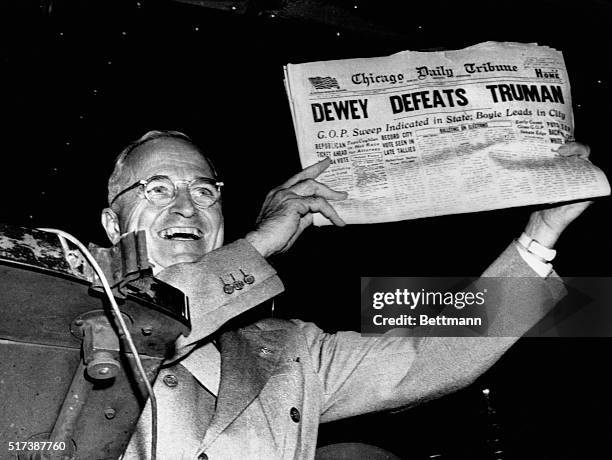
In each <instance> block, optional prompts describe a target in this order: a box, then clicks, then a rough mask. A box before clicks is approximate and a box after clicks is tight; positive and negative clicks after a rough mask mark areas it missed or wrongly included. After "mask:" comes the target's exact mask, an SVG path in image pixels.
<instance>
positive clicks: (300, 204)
mask: <svg viewBox="0 0 612 460" xmlns="http://www.w3.org/2000/svg"><path fill="white" fill-rule="evenodd" d="M330 164H331V162H330V160H329V158H326V159H324V160H322V161H319V162H318V163H315V164H313V165H311V166H309V167H307V168H305V169H303V170H302V171H300V172H299V173H297V174H296V175H295V176H293V177H291V178H290V179H289V180H287V181H286V182H285V183H283V184H281V185H280V186H278V187H276V188H274V189H272V190H271V191H270V192H269V193H268V195H267V196H266V199H265V201H264V204H263V206H262V208H261V211H260V213H259V217H258V218H257V228H256V229H255V230H254V231H252V232H250V233H248V234H247V235H246V240H247V241H248V242H249V243H251V244H252V245H253V246H254V247H255V249H257V250H258V251H259V253H260V254H261V255H262V256H264V257H269V256H271V255H273V254H276V253H279V252H284V251H286V250H287V249H289V248H290V247H291V246H292V245H293V243H294V242H295V240H296V239H297V238H298V237H299V236H300V234H301V233H302V232H303V231H304V229H305V228H306V227H308V226H309V225H311V224H312V219H313V214H314V213H317V212H320V213H321V214H323V215H324V216H325V217H327V218H328V219H329V220H330V221H331V222H332V223H333V224H335V225H338V226H340V227H342V226H344V225H346V224H345V222H344V221H343V220H342V218H341V217H340V216H339V215H338V213H337V212H336V210H335V209H334V208H333V207H332V206H331V204H329V201H328V200H344V199H346V197H347V196H348V194H347V193H346V192H338V191H336V190H332V189H331V188H329V187H328V186H326V185H324V184H322V183H320V182H317V181H316V180H315V179H316V178H317V177H318V176H319V175H320V174H321V173H322V172H323V171H325V170H326V169H327V168H328V167H329V165H330Z"/></svg>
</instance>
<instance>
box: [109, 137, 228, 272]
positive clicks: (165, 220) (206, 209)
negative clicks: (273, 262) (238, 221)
mask: <svg viewBox="0 0 612 460" xmlns="http://www.w3.org/2000/svg"><path fill="white" fill-rule="evenodd" d="M222 185H223V184H222V183H221V182H219V181H218V180H217V179H216V175H215V172H214V171H213V168H212V166H211V165H210V163H209V162H208V161H207V159H206V158H205V157H204V156H203V155H202V154H201V153H200V152H199V151H198V149H196V148H195V146H194V145H193V144H192V143H191V142H190V141H189V139H188V138H187V137H186V136H183V135H181V134H180V133H162V132H155V131H153V132H150V133H148V134H147V135H145V136H143V137H142V138H141V139H140V140H139V141H137V142H136V143H135V144H133V145H131V146H130V147H128V148H127V149H125V150H124V151H123V152H122V153H121V154H120V155H119V157H118V159H117V161H116V166H115V171H114V172H113V174H112V176H111V178H110V179H109V186H108V188H109V203H110V208H107V209H105V210H104V211H103V213H102V225H104V228H105V229H106V230H107V234H108V236H109V238H110V239H111V241H112V242H113V243H116V242H117V241H119V237H120V236H121V235H122V234H124V233H129V232H132V231H135V230H141V229H142V230H144V231H145V233H146V238H147V249H148V252H149V257H150V259H151V262H152V263H153V264H154V267H155V268H154V271H155V272H159V271H160V270H161V269H163V268H165V267H169V266H171V265H174V264H177V263H179V262H194V261H196V260H198V259H199V258H201V257H202V255H204V254H206V253H208V252H210V251H212V250H213V249H216V248H218V247H220V246H221V245H222V244H223V214H222V213H221V202H220V197H221V186H222ZM143 197H144V198H145V199H141V198H143Z"/></svg>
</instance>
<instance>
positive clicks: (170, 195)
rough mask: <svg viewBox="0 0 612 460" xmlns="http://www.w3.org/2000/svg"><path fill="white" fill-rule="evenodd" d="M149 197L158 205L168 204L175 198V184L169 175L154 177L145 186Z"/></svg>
mask: <svg viewBox="0 0 612 460" xmlns="http://www.w3.org/2000/svg"><path fill="white" fill-rule="evenodd" d="M145 194H146V196H147V198H148V199H149V200H150V201H151V202H152V203H154V204H156V205H162V206H163V205H166V204H168V203H170V202H171V201H172V200H173V199H174V184H173V183H172V181H171V180H170V179H169V178H167V177H161V176H160V177H152V178H151V179H150V180H149V181H148V182H147V185H146V187H145Z"/></svg>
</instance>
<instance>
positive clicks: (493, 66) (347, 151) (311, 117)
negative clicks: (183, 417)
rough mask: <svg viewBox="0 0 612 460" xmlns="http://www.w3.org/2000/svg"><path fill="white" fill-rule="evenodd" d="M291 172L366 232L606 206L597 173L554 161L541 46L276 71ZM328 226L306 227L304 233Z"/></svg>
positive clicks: (565, 114)
mask: <svg viewBox="0 0 612 460" xmlns="http://www.w3.org/2000/svg"><path fill="white" fill-rule="evenodd" d="M285 87H286V89H287V94H288V96H289V103H290V106H291V114H292V117H293V124H294V127H295V132H296V136H297V142H298V148H299V153H300V160H301V162H302V166H304V167H306V166H309V165H311V164H313V163H316V162H317V161H320V160H321V159H323V158H325V157H329V158H330V159H331V163H332V164H331V166H330V167H329V168H328V169H327V170H326V171H325V172H324V173H323V174H322V175H321V176H319V179H318V180H320V181H321V182H323V183H325V184H327V185H329V186H330V187H332V188H334V189H336V190H342V191H347V192H348V193H349V197H348V199H346V200H343V201H335V202H333V206H334V208H335V209H336V210H337V211H338V213H339V214H340V216H341V217H342V218H343V219H344V220H345V221H346V222H347V223H374V222H388V221H396V220H404V219H416V218H421V217H429V216H438V215H443V214H457V213H465V212H475V211H485V210H490V209H499V208H509V207H514V206H524V205H532V204H540V203H554V202H561V201H569V200H575V199H582V198H591V197H596V196H603V195H609V194H610V185H609V183H608V181H607V179H606V176H605V175H604V173H603V172H602V171H601V170H600V169H599V168H597V167H596V166H594V165H593V164H592V163H591V162H589V161H588V160H583V159H578V158H564V157H562V156H560V155H559V154H558V153H557V152H556V150H557V149H558V148H559V146H560V145H562V144H564V143H566V142H568V141H569V140H572V139H573V132H574V123H573V113H572V101H571V93H570V85H569V78H568V75H567V71H566V69H565V62H564V60H563V55H562V54H561V52H559V51H557V50H555V49H552V48H549V47H547V46H538V45H536V44H520V43H496V42H487V43H481V44H478V45H475V46H471V47H469V48H465V49H462V50H456V51H436V52H415V51H404V52H401V53H397V54H393V55H391V56H386V57H378V58H366V59H345V60H338V61H320V62H310V63H305V64H288V65H287V66H285ZM329 223H330V222H329V221H328V220H327V219H326V218H324V217H323V216H322V215H320V214H317V215H316V216H315V225H325V224H329Z"/></svg>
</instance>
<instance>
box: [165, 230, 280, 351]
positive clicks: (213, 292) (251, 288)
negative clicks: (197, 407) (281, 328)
mask: <svg viewBox="0 0 612 460" xmlns="http://www.w3.org/2000/svg"><path fill="white" fill-rule="evenodd" d="M157 277H158V278H159V279H161V280H162V281H165V282H167V283H169V284H171V285H172V286H174V287H176V288H178V289H180V290H182V291H183V292H184V293H185V294H186V295H187V296H188V298H189V310H190V315H191V326H192V330H191V334H189V336H188V337H183V336H181V337H179V339H178V340H177V349H178V350H179V351H180V349H182V348H185V347H187V346H189V345H191V344H193V343H195V342H197V341H198V340H201V339H203V338H205V337H207V336H208V335H210V334H212V333H213V332H215V331H216V330H217V329H218V328H219V327H221V326H222V325H223V324H224V323H225V322H227V321H228V320H230V319H231V318H233V317H235V316H237V315H239V314H240V313H242V312H244V311H246V310H248V309H250V308H252V307H254V306H256V305H258V304H260V303H262V302H264V301H266V300H268V299H270V298H271V297H274V296H275V295H277V294H279V293H281V292H282V291H283V289H284V288H283V284H282V282H281V280H280V279H279V277H278V276H277V274H276V271H275V270H274V268H272V266H270V265H269V264H268V263H267V262H266V260H265V259H264V258H263V257H262V256H261V255H260V254H259V253H258V252H257V250H256V249H255V248H254V247H253V246H251V245H250V244H249V243H248V242H247V241H246V240H238V241H235V242H233V243H230V244H228V245H225V246H223V247H221V248H219V249H216V250H214V251H212V252H209V253H208V254H206V255H205V256H204V257H203V258H202V259H200V260H199V261H198V262H193V263H181V264H176V265H173V266H171V267H168V268H166V269H164V270H162V271H161V272H160V273H159V274H158V275H157Z"/></svg>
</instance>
